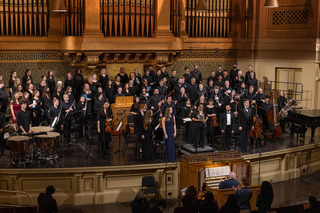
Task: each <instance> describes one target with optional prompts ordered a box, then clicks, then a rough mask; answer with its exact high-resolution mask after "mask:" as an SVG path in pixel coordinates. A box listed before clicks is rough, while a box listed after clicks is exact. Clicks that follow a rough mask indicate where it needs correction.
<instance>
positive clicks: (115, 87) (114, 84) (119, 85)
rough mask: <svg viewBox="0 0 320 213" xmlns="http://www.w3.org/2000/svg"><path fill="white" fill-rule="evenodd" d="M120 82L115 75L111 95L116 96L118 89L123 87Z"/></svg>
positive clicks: (118, 77)
mask: <svg viewBox="0 0 320 213" xmlns="http://www.w3.org/2000/svg"><path fill="white" fill-rule="evenodd" d="M120 80H121V78H120V76H119V75H117V76H116V80H115V82H114V83H113V94H116V93H117V91H118V88H119V87H122V86H123V85H122V83H121V81H120Z"/></svg>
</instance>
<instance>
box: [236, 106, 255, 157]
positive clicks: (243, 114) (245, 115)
mask: <svg viewBox="0 0 320 213" xmlns="http://www.w3.org/2000/svg"><path fill="white" fill-rule="evenodd" d="M238 113H239V117H238V126H239V127H242V131H241V141H240V147H241V152H247V142H248V139H249V134H250V130H251V127H252V126H253V110H252V108H250V107H249V108H248V112H247V111H246V109H245V107H244V108H243V109H239V112H238Z"/></svg>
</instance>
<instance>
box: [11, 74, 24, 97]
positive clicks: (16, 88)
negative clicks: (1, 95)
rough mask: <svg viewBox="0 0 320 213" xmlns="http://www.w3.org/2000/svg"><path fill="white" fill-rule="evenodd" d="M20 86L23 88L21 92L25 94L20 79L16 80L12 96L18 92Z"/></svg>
mask: <svg viewBox="0 0 320 213" xmlns="http://www.w3.org/2000/svg"><path fill="white" fill-rule="evenodd" d="M19 85H20V87H21V89H20V90H21V92H23V87H22V85H21V80H20V78H16V80H15V81H14V83H13V86H12V88H11V89H12V95H13V94H14V93H16V92H17V91H18V86H19Z"/></svg>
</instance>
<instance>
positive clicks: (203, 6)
mask: <svg viewBox="0 0 320 213" xmlns="http://www.w3.org/2000/svg"><path fill="white" fill-rule="evenodd" d="M196 11H197V12H205V11H208V4H207V1H206V0H199V1H198V3H197V6H196Z"/></svg>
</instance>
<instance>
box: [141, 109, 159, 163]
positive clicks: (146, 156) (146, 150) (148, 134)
mask: <svg viewBox="0 0 320 213" xmlns="http://www.w3.org/2000/svg"><path fill="white" fill-rule="evenodd" d="M154 128H155V122H154V120H153V119H152V112H151V111H150V110H148V111H146V112H145V114H144V118H143V127H142V129H141V139H142V157H143V160H144V161H153V160H155V159H156V153H155V149H154V146H153V132H154Z"/></svg>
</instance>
